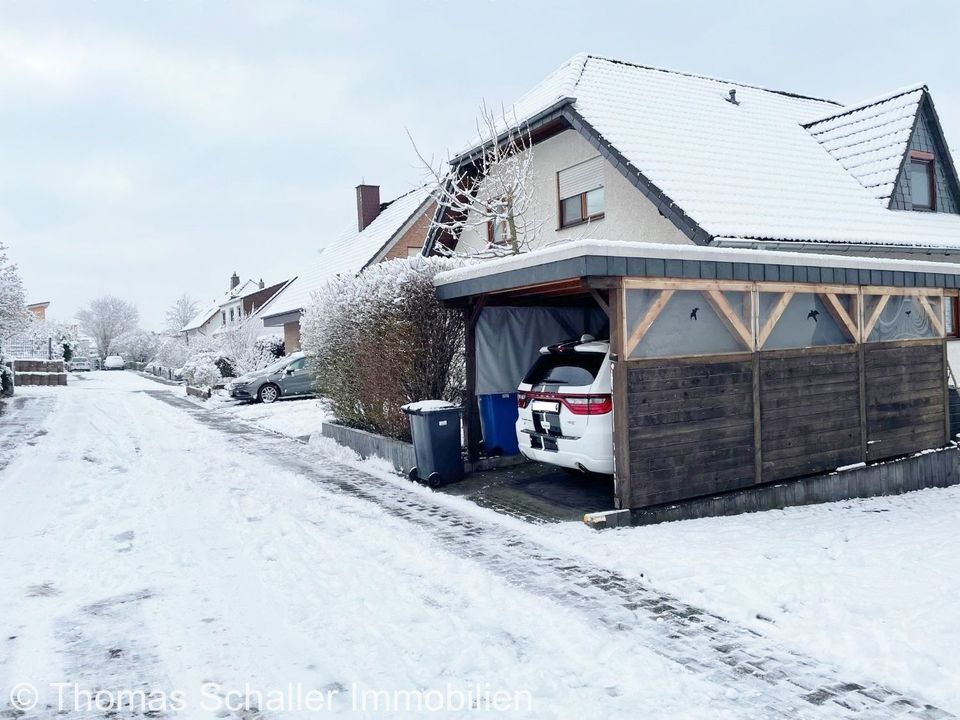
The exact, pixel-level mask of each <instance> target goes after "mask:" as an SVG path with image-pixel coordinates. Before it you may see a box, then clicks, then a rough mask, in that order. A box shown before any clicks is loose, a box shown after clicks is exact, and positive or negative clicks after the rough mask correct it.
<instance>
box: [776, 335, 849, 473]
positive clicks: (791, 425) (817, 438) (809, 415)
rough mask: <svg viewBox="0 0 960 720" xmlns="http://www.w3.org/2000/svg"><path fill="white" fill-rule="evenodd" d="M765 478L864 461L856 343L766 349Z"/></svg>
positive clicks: (830, 468) (814, 471) (823, 470)
mask: <svg viewBox="0 0 960 720" xmlns="http://www.w3.org/2000/svg"><path fill="white" fill-rule="evenodd" d="M759 381H760V408H761V411H760V426H761V431H760V435H761V458H762V465H763V481H764V482H770V481H774V480H783V479H786V478H790V477H798V476H801V475H809V474H811V473H819V472H826V471H829V470H833V469H835V468H837V467H841V466H843V465H851V464H853V463H857V462H860V461H861V460H863V456H862V447H861V438H860V381H859V360H858V357H857V347H856V346H855V345H850V346H849V347H846V346H838V347H829V348H810V349H807V350H791V351H779V352H768V353H761V354H760V378H759Z"/></svg>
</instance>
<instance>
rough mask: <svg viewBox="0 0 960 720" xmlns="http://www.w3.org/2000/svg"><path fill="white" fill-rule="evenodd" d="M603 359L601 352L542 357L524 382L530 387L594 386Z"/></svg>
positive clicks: (553, 354) (551, 354)
mask: <svg viewBox="0 0 960 720" xmlns="http://www.w3.org/2000/svg"><path fill="white" fill-rule="evenodd" d="M603 358H604V353H599V352H571V353H563V354H560V353H550V354H549V355H541V356H540V357H539V358H537V361H536V362H535V363H534V364H533V367H532V368H530V372H528V373H527V376H526V377H525V378H524V379H523V381H524V382H525V383H528V384H530V385H572V386H574V387H582V386H584V385H592V384H593V381H594V380H596V379H597V373H598V372H600V366H601V365H603Z"/></svg>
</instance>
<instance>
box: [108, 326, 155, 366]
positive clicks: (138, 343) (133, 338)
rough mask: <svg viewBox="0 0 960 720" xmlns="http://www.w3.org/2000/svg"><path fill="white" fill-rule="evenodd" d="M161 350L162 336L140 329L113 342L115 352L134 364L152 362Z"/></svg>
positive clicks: (127, 333) (131, 331)
mask: <svg viewBox="0 0 960 720" xmlns="http://www.w3.org/2000/svg"><path fill="white" fill-rule="evenodd" d="M159 349H160V336H159V335H157V334H156V333H152V332H148V331H146V330H140V329H136V330H130V331H129V332H125V333H124V334H123V335H120V336H119V337H117V338H116V340H114V342H113V350H114V352H116V353H118V354H120V355H122V356H123V358H124V360H132V361H133V362H147V361H148V360H152V359H153V356H154V355H155V354H156V352H157V350H159Z"/></svg>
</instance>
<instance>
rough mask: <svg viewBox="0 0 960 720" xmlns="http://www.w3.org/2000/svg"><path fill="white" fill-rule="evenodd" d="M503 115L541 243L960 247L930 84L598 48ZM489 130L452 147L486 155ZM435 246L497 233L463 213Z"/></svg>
mask: <svg viewBox="0 0 960 720" xmlns="http://www.w3.org/2000/svg"><path fill="white" fill-rule="evenodd" d="M508 116H509V119H508V120H505V121H503V130H504V131H505V133H506V131H508V130H509V129H511V128H510V126H511V125H512V126H519V127H522V128H523V131H524V133H526V134H528V136H529V139H530V144H531V145H532V149H531V152H532V154H533V162H532V168H533V169H532V173H531V175H532V177H531V184H532V190H533V196H534V197H536V199H537V200H536V202H537V205H538V207H537V210H538V212H539V214H540V216H541V218H542V226H541V227H540V233H539V237H538V238H537V241H536V242H535V243H533V245H534V246H548V245H552V244H555V243H557V242H562V241H565V240H575V239H581V238H594V239H606V240H623V241H630V242H656V243H680V244H696V245H710V246H714V247H751V248H767V249H774V248H775V249H783V250H803V251H820V252H849V251H852V250H855V251H856V252H857V253H858V254H868V255H882V256H886V257H904V256H914V255H916V254H917V253H921V254H923V255H924V256H927V257H929V259H933V260H942V261H947V262H953V261H955V260H957V257H958V252H960V215H958V209H960V183H958V178H957V172H956V168H955V166H954V163H953V159H952V157H951V154H950V150H949V148H948V146H947V142H946V139H945V138H944V135H943V130H942V128H941V125H940V122H939V119H938V117H937V113H936V110H935V108H934V104H933V99H932V97H931V94H930V92H929V90H928V89H927V88H926V86H923V85H916V86H913V87H909V88H905V89H903V90H898V91H896V92H893V93H890V94H888V95H884V96H882V97H878V98H874V99H871V100H867V101H864V102H859V103H855V104H852V105H841V104H839V103H837V102H834V101H832V100H824V99H820V98H814V97H808V96H805V95H799V94H795V93H790V92H783V91H773V90H767V89H764V88H759V87H755V86H752V85H748V84H744V83H738V82H730V81H725V80H717V79H714V78H709V77H703V76H699V75H691V74H687V73H680V72H673V71H668V70H661V69H658V68H652V67H647V66H642V65H636V64H632V63H627V62H622V61H619V60H611V59H607V58H602V57H596V56H591V55H578V56H576V57H574V58H572V59H570V60H569V61H568V62H566V63H565V64H564V65H563V66H562V67H560V68H559V69H558V70H557V71H555V72H554V73H552V74H551V75H550V76H549V77H547V78H546V79H545V80H544V81H543V82H541V83H540V84H539V85H537V86H536V87H535V88H534V89H533V90H531V91H530V92H529V93H527V94H526V95H525V96H523V97H522V98H521V99H520V100H519V101H518V102H517V103H516V104H515V105H514V106H512V108H511V110H510V112H509V113H508ZM483 146H484V143H483V141H478V142H476V143H474V144H472V145H471V146H469V147H468V148H467V149H466V150H464V151H463V152H462V153H460V154H459V155H458V156H457V157H455V158H454V160H453V165H454V167H455V168H457V169H458V171H459V172H461V173H462V172H464V169H465V168H469V167H470V165H471V163H476V162H477V161H478V159H479V158H480V157H481V156H482V154H483ZM466 225H467V227H468V229H467V230H465V231H464V232H463V233H461V235H460V236H459V237H455V238H454V237H451V236H450V234H449V233H447V232H444V231H442V230H440V229H435V230H434V231H432V233H431V236H430V238H429V239H428V241H427V245H426V249H425V252H431V251H436V250H437V249H438V247H439V246H440V245H445V246H447V247H451V248H456V249H457V250H458V251H461V252H466V253H470V252H476V251H480V250H483V249H485V248H487V247H488V246H489V243H490V241H491V238H493V237H495V235H496V233H491V232H489V231H488V232H484V231H483V230H482V228H481V229H477V228H474V227H472V226H471V223H466Z"/></svg>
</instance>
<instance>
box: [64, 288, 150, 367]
mask: <svg viewBox="0 0 960 720" xmlns="http://www.w3.org/2000/svg"><path fill="white" fill-rule="evenodd" d="M139 317H140V314H139V313H138V312H137V308H136V307H134V306H133V305H131V304H130V303H128V302H127V301H126V300H121V299H120V298H118V297H114V296H112V295H104V296H103V297H100V298H97V299H96V300H92V301H91V302H90V305H89V306H88V307H86V308H84V309H83V310H81V311H80V312H78V313H77V320H78V321H79V322H80V327H81V328H82V329H83V331H84V332H85V333H86V334H87V335H89V336H90V337H92V338H93V339H94V342H96V343H97V353H98V354H99V356H100V358H101V359H103V358H105V357H107V355H109V354H110V352H111V350H112V349H113V343H114V341H115V340H116V339H117V338H118V337H120V336H121V335H123V334H124V333H126V332H130V331H131V330H135V329H136V327H137V320H138V319H139Z"/></svg>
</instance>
